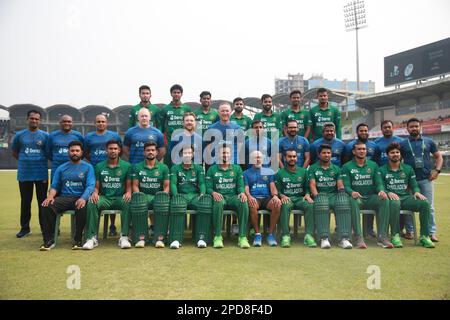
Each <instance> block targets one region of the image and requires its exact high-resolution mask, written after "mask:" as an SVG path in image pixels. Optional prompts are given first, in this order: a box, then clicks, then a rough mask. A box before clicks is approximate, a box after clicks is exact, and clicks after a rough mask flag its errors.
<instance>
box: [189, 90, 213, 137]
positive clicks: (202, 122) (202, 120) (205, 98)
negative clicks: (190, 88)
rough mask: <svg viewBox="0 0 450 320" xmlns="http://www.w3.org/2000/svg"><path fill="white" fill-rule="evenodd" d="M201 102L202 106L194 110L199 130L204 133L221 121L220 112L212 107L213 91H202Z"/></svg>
mask: <svg viewBox="0 0 450 320" xmlns="http://www.w3.org/2000/svg"><path fill="white" fill-rule="evenodd" d="M200 103H201V105H202V107H201V108H200V109H197V110H195V111H194V114H195V116H196V120H197V126H196V127H197V130H196V131H197V132H198V133H199V134H200V135H203V132H205V131H206V130H207V129H208V127H209V126H210V125H212V124H213V123H216V122H217V121H219V113H218V112H217V110H215V109H212V108H211V92H209V91H202V93H200Z"/></svg>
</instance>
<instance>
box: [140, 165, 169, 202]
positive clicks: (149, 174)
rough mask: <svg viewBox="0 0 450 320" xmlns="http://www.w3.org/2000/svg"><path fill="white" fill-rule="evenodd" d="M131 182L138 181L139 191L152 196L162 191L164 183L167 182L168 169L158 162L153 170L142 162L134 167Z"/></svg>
mask: <svg viewBox="0 0 450 320" xmlns="http://www.w3.org/2000/svg"><path fill="white" fill-rule="evenodd" d="M133 180H138V181H139V191H141V192H143V193H145V194H152V195H154V194H156V193H157V192H158V191H163V190H164V181H165V180H169V168H168V167H167V166H166V165H165V164H164V163H161V162H158V161H157V162H156V164H155V166H154V167H153V168H149V167H148V166H147V165H146V163H145V161H142V162H139V163H137V164H135V165H134V168H133Z"/></svg>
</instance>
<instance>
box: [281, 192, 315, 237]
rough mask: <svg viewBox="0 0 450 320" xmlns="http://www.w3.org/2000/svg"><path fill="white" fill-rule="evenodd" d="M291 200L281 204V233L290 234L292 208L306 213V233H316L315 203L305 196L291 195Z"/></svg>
mask: <svg viewBox="0 0 450 320" xmlns="http://www.w3.org/2000/svg"><path fill="white" fill-rule="evenodd" d="M290 199H291V201H289V202H288V203H286V204H283V205H281V216H280V223H281V233H282V235H283V236H285V235H289V220H290V215H291V211H292V210H302V211H303V212H304V213H305V225H306V226H305V228H306V234H310V235H314V212H313V204H312V203H309V202H308V201H306V200H304V199H303V197H290Z"/></svg>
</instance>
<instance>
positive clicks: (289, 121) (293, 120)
mask: <svg viewBox="0 0 450 320" xmlns="http://www.w3.org/2000/svg"><path fill="white" fill-rule="evenodd" d="M291 122H295V123H296V124H297V126H298V121H297V120H295V119H290V120H288V121H287V122H286V126H288V125H289V123H291Z"/></svg>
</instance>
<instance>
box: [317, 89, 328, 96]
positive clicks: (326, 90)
mask: <svg viewBox="0 0 450 320" xmlns="http://www.w3.org/2000/svg"><path fill="white" fill-rule="evenodd" d="M322 92H326V93H328V89H327V88H319V89H317V95H319V93H322Z"/></svg>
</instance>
